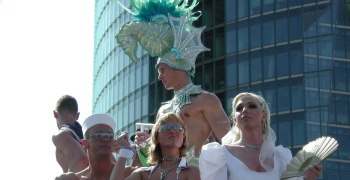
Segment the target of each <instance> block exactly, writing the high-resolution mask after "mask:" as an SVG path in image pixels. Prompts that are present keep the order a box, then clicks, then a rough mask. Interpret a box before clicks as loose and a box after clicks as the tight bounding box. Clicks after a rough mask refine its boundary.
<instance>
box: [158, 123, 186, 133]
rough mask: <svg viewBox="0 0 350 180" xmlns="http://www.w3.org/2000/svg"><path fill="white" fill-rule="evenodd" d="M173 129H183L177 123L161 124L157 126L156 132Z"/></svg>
mask: <svg viewBox="0 0 350 180" xmlns="http://www.w3.org/2000/svg"><path fill="white" fill-rule="evenodd" d="M171 129H174V130H175V131H176V132H183V131H184V129H183V128H182V126H181V125H179V124H162V125H160V126H159V129H158V132H168V131H170V130H171Z"/></svg>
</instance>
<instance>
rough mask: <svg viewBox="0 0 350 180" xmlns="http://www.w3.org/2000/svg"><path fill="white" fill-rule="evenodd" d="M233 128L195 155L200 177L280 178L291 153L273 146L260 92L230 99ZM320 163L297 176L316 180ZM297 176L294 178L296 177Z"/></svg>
mask: <svg viewBox="0 0 350 180" xmlns="http://www.w3.org/2000/svg"><path fill="white" fill-rule="evenodd" d="M232 109H233V112H232V117H233V123H234V127H233V128H232V130H231V131H230V132H229V133H231V134H228V135H227V136H225V137H228V138H227V139H226V138H225V137H224V138H223V140H222V142H223V144H224V145H220V144H218V143H209V144H207V145H205V146H204V147H203V148H202V153H201V156H200V157H199V167H200V171H201V178H202V179H205V180H212V179H225V180H228V179H230V180H231V179H232V180H233V179H245V180H250V179H251V180H255V179H274V180H277V179H280V178H281V175H282V173H283V171H284V170H285V169H286V167H287V164H288V163H289V162H290V160H291V159H292V153H291V151H290V150H289V149H287V148H284V147H283V146H277V147H275V141H276V135H275V133H274V131H273V130H272V129H271V127H270V110H269V108H268V106H267V104H266V102H265V100H264V98H263V97H262V96H260V95H257V94H254V93H248V92H244V93H240V94H238V95H237V96H236V97H235V98H234V99H233V101H232ZM321 171H322V166H321V165H318V164H314V165H311V166H309V167H308V168H306V170H305V171H304V177H299V178H301V179H316V178H317V177H318V176H319V175H320V173H321ZM299 178H298V179H299Z"/></svg>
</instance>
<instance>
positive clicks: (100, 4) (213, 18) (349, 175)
mask: <svg viewBox="0 0 350 180" xmlns="http://www.w3.org/2000/svg"><path fill="white" fill-rule="evenodd" d="M95 2H96V10H95V54H94V56H95V58H94V60H95V62H94V86H93V87H94V95H93V112H94V113H108V114H110V115H112V116H113V117H114V118H115V119H116V121H117V129H118V130H119V131H121V130H126V131H129V132H134V131H135V129H134V123H135V122H154V117H155V115H156V113H157V110H158V108H159V107H160V103H161V102H163V101H167V100H170V99H171V98H172V96H173V92H171V91H166V90H164V88H163V85H162V84H161V83H160V82H158V81H157V72H156V70H155V68H154V66H155V62H156V59H155V58H150V57H148V56H147V54H146V53H145V52H144V51H142V50H141V49H140V50H139V52H138V57H140V58H142V60H141V61H140V62H138V63H136V64H131V61H130V60H129V58H128V57H127V56H126V55H124V53H123V52H122V50H121V48H119V47H117V45H116V41H115V38H114V36H115V35H116V34H117V33H118V32H119V29H120V28H121V25H123V24H124V23H125V22H127V21H129V20H131V19H132V16H130V14H129V13H127V12H126V11H125V10H124V9H123V8H121V7H120V6H119V5H118V4H117V3H116V1H114V0H110V1H108V0H103V1H101V0H99V1H95ZM120 2H121V3H124V4H125V5H126V6H129V1H128V0H121V1H120ZM197 10H200V11H202V16H201V18H200V19H199V20H198V21H196V22H194V25H195V26H196V27H201V26H204V25H205V26H206V27H207V28H206V29H205V30H204V32H203V43H204V45H205V46H206V47H208V48H210V49H211V51H209V52H204V53H201V54H200V55H199V56H198V58H197V61H196V65H197V67H196V74H195V77H194V78H193V81H194V83H195V84H199V85H202V88H203V89H205V90H207V91H210V92H214V93H215V94H216V95H217V96H218V97H219V98H220V100H221V102H222V104H223V106H224V109H225V111H226V112H227V114H228V115H229V114H230V112H231V111H232V108H231V100H232V98H233V97H234V96H235V95H236V94H237V93H239V92H243V91H250V92H255V93H261V94H262V95H263V96H264V97H265V99H266V101H267V102H268V103H269V105H270V109H271V113H272V117H271V124H272V128H273V129H274V130H275V132H276V135H277V137H278V138H277V142H276V144H282V145H283V146H285V147H288V148H290V149H291V150H292V152H293V154H295V153H296V152H297V151H298V150H300V148H301V147H302V146H303V145H305V144H306V143H307V142H309V141H312V140H314V139H316V138H317V137H320V136H325V135H327V136H332V137H334V138H336V139H337V140H338V143H339V147H338V150H337V151H336V152H335V153H334V154H332V155H331V156H330V157H329V158H327V159H326V160H324V161H323V166H324V171H323V174H322V176H321V178H320V179H350V120H349V118H350V103H349V102H350V1H349V0H333V1H330V0H202V1H200V3H199V5H198V6H197Z"/></svg>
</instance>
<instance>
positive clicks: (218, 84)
mask: <svg viewBox="0 0 350 180" xmlns="http://www.w3.org/2000/svg"><path fill="white" fill-rule="evenodd" d="M214 77H215V90H219V89H223V88H224V87H225V61H224V60H218V61H215V76H214Z"/></svg>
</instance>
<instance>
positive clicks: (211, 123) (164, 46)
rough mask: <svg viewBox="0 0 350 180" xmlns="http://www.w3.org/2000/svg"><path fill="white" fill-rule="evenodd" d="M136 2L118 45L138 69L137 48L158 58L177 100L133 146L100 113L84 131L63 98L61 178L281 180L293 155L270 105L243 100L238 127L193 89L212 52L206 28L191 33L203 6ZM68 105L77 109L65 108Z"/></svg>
mask: <svg viewBox="0 0 350 180" xmlns="http://www.w3.org/2000/svg"><path fill="white" fill-rule="evenodd" d="M130 1H131V2H130V5H131V6H132V10H131V9H127V7H125V6H122V7H123V8H125V9H126V10H127V11H128V12H129V13H131V14H133V15H134V16H135V19H136V20H135V21H130V22H127V23H125V24H124V25H123V26H122V28H121V30H120V31H119V33H118V34H117V35H116V39H117V43H118V44H119V45H120V47H121V48H122V49H123V51H124V52H125V53H126V54H127V55H128V56H129V57H130V59H131V60H132V61H133V62H136V61H138V60H140V59H142V58H137V57H136V55H135V51H136V49H137V46H138V44H139V45H141V46H142V48H143V50H145V51H147V52H148V54H149V55H150V56H152V57H156V56H157V57H158V58H157V63H156V69H157V71H158V80H159V81H161V82H162V84H163V86H164V88H165V89H166V90H173V92H174V96H173V98H172V99H171V100H169V101H167V102H164V103H162V105H161V107H160V108H159V110H158V112H157V116H156V119H155V124H154V126H153V128H152V130H151V133H150V134H147V133H145V132H140V131H137V132H136V133H135V135H133V137H132V139H133V141H132V143H130V141H129V134H128V133H127V132H122V133H121V134H120V135H119V136H118V137H116V138H115V137H114V136H115V134H114V133H115V131H114V130H115V128H116V127H115V126H116V125H115V120H114V119H113V118H112V117H110V116H109V115H107V114H93V115H91V116H90V117H88V118H87V119H86V120H85V121H84V123H83V125H82V126H80V124H79V123H78V122H77V119H78V117H79V112H78V109H77V103H76V101H75V99H74V98H73V97H71V96H64V97H63V99H60V100H59V101H58V103H57V104H58V105H57V108H56V110H55V111H54V116H55V118H56V119H57V126H58V128H59V131H58V133H57V134H55V135H54V136H53V138H52V140H53V143H54V144H55V146H56V148H57V150H56V158H57V162H58V163H59V164H60V165H61V167H62V169H63V174H61V175H59V176H57V177H56V179H58V180H68V179H98V180H119V179H132V180H133V179H144V180H146V179H147V180H152V179H161V180H166V179H171V180H173V179H175V180H192V179H193V180H197V179H203V180H214V179H215V180H216V179H220V180H225V179H227V180H233V179H280V178H281V175H282V173H283V171H284V170H285V169H286V167H287V164H288V163H289V162H290V160H291V159H292V153H291V151H290V150H289V149H287V148H284V147H283V146H282V145H280V146H277V147H276V146H275V141H276V135H275V133H274V131H273V129H272V128H271V127H270V111H269V108H268V106H267V103H266V102H265V100H264V98H263V97H262V96H261V95H257V94H254V93H250V92H243V93H240V94H238V95H237V96H236V97H235V98H234V99H233V101H232V109H233V112H232V116H231V117H232V124H233V127H231V123H230V120H229V118H228V116H227V115H226V112H225V111H224V109H223V107H222V104H221V101H220V100H219V98H218V97H217V96H216V95H215V94H214V93H211V92H208V91H205V90H203V89H202V88H201V86H200V85H194V84H193V83H192V80H191V77H193V76H194V75H195V69H196V66H195V64H196V63H195V61H196V59H197V56H198V54H199V53H201V52H203V51H209V50H210V49H208V48H206V47H205V46H204V45H203V44H202V42H201V40H200V39H201V34H202V31H203V30H204V28H205V27H202V28H196V27H193V26H192V21H194V20H196V19H198V17H199V16H200V14H201V13H200V12H198V11H197V12H192V10H193V9H194V8H195V7H196V5H197V4H198V1H197V0H193V1H191V2H192V3H191V4H187V3H188V1H182V0H178V1H164V0H163V1H162V0H147V1H143V0H130ZM158 31H159V32H158ZM65 98H67V99H71V100H69V101H73V102H74V103H72V104H73V105H69V106H68V105H67V106H68V107H64V106H66V105H64V104H69V103H68V102H67V103H63V102H64V101H65V100H64V99H65ZM60 104H62V105H60ZM70 106H71V107H70ZM143 143H146V144H147V145H146V147H143V146H140V144H143ZM113 152H115V153H116V154H118V155H117V158H115V157H114V156H113V154H112V153H113ZM140 152H142V153H140ZM130 161H131V163H130ZM321 172H322V166H321V165H319V164H313V165H310V166H309V167H307V168H306V170H305V173H304V176H303V177H295V178H296V179H298V178H299V179H310V180H311V179H316V178H317V177H319V176H320V175H321Z"/></svg>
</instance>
